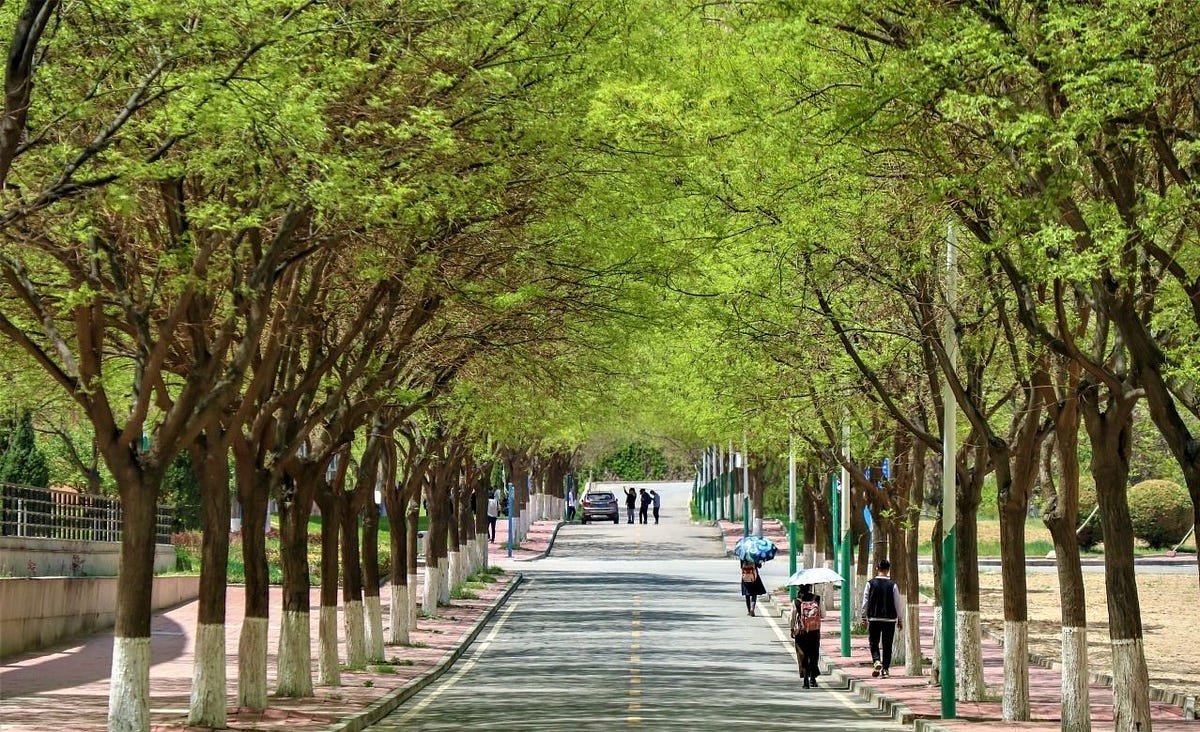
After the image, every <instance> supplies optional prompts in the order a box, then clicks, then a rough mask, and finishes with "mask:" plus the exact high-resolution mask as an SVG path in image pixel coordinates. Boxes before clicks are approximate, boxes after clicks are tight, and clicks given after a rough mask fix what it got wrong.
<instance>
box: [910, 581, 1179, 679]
mask: <svg viewBox="0 0 1200 732" xmlns="http://www.w3.org/2000/svg"><path fill="white" fill-rule="evenodd" d="M932 581H933V578H932V575H929V576H925V575H923V576H922V579H921V582H922V584H925V585H927V586H928V585H929V584H931V583H932ZM1028 584H1029V650H1030V652H1032V653H1036V654H1040V655H1042V656H1045V657H1049V658H1057V657H1058V656H1059V655H1060V654H1061V650H1062V649H1061V632H1062V622H1061V619H1060V605H1059V593H1058V576H1057V574H1055V573H1054V572H1037V573H1033V572H1031V573H1030V574H1029V575H1028ZM1084 585H1085V589H1086V592H1087V598H1088V660H1089V662H1090V664H1091V667H1092V670H1093V671H1098V672H1100V673H1112V654H1111V652H1110V649H1109V644H1108V607H1107V604H1106V601H1105V597H1106V594H1105V582H1104V574H1103V573H1100V572H1094V573H1087V574H1085V575H1084ZM979 587H980V614H981V615H982V620H983V624H984V627H985V628H986V629H988V630H990V631H992V632H993V633H995V634H998V635H1000V636H1003V632H1004V623H1003V619H1004V615H1003V609H1002V606H1001V597H1002V595H1001V582H1000V573H999V572H998V571H987V572H980V575H979ZM1138 598H1139V600H1140V602H1141V608H1142V630H1143V634H1144V641H1145V651H1146V665H1147V667H1148V668H1149V670H1150V683H1151V685H1153V686H1156V687H1158V688H1161V689H1163V690H1166V691H1184V692H1187V693H1189V694H1197V693H1200V664H1198V663H1197V660H1198V659H1200V655H1197V651H1196V642H1195V638H1196V633H1197V629H1196V619H1197V615H1198V608H1200V583H1198V582H1197V579H1196V574H1195V573H1194V572H1189V573H1186V574H1172V575H1166V574H1139V575H1138Z"/></svg>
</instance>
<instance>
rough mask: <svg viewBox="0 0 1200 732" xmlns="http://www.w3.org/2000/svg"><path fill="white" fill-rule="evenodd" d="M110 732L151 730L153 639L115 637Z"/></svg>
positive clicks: (109, 708) (109, 706) (109, 715)
mask: <svg viewBox="0 0 1200 732" xmlns="http://www.w3.org/2000/svg"><path fill="white" fill-rule="evenodd" d="M108 729H109V732H146V730H148V729H150V639H149V638H122V637H120V636H116V637H114V638H113V655H112V677H111V680H110V683H109V689H108Z"/></svg>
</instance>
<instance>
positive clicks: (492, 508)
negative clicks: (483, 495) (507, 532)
mask: <svg viewBox="0 0 1200 732" xmlns="http://www.w3.org/2000/svg"><path fill="white" fill-rule="evenodd" d="M487 514H488V541H489V542H491V543H493V544H495V543H496V519H497V517H499V516H500V501H498V500H496V491H492V492H491V493H489V494H488V507H487Z"/></svg>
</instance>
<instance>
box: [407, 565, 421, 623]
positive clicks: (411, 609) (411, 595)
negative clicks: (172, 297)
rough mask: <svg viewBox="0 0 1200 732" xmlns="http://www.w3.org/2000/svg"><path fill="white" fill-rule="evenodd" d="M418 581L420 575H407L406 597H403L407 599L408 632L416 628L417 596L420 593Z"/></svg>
mask: <svg viewBox="0 0 1200 732" xmlns="http://www.w3.org/2000/svg"><path fill="white" fill-rule="evenodd" d="M419 582H420V575H416V574H410V575H408V597H406V598H405V599H406V600H407V601H408V602H407V608H406V610H407V612H408V631H409V632H410V633H411V632H412V631H414V630H416V629H417V596H418V595H420V594H421V590H420V589H419V588H420V587H421V585H420V584H419Z"/></svg>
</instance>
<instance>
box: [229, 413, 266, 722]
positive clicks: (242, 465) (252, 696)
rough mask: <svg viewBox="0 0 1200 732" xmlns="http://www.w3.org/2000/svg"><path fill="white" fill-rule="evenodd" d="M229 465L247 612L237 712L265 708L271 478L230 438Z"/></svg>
mask: <svg viewBox="0 0 1200 732" xmlns="http://www.w3.org/2000/svg"><path fill="white" fill-rule="evenodd" d="M233 453H234V457H235V460H234V465H235V466H236V469H237V474H238V501H239V502H240V503H241V504H242V561H243V563H244V564H245V572H246V586H245V588H244V592H245V595H246V610H245V614H244V615H243V616H242V631H241V635H240V637H239V638H238V693H237V704H238V706H239V707H243V708H246V709H252V710H262V709H266V708H267V623H268V615H269V614H270V583H269V579H268V575H267V542H266V535H265V526H266V521H267V500H268V497H269V496H270V495H271V483H270V475H269V474H268V473H266V472H265V471H259V470H258V469H257V467H256V465H255V459H254V455H253V452H252V451H251V449H250V446H249V443H248V442H246V440H245V439H243V438H242V437H241V436H238V435H234V438H233Z"/></svg>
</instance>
